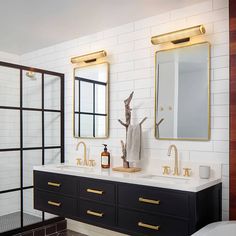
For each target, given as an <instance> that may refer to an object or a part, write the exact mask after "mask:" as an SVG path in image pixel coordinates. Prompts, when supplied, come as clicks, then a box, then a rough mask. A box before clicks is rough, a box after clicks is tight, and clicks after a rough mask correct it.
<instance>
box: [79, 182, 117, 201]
mask: <svg viewBox="0 0 236 236" xmlns="http://www.w3.org/2000/svg"><path fill="white" fill-rule="evenodd" d="M79 191H80V194H79V195H80V197H81V198H86V199H89V200H95V201H99V202H106V203H115V184H113V183H110V182H108V181H102V180H95V179H87V178H81V179H80V186H79Z"/></svg>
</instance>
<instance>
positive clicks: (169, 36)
mask: <svg viewBox="0 0 236 236" xmlns="http://www.w3.org/2000/svg"><path fill="white" fill-rule="evenodd" d="M205 32H206V30H205V28H204V26H203V25H197V26H193V27H190V28H187V29H182V30H178V31H174V32H170V33H166V34H160V35H157V36H153V37H152V38H151V42H152V44H154V45H157V44H162V43H167V42H172V43H174V44H177V43H183V42H187V41H189V40H190V38H191V37H194V36H197V35H201V34H205Z"/></svg>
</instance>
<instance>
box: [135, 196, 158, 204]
mask: <svg viewBox="0 0 236 236" xmlns="http://www.w3.org/2000/svg"><path fill="white" fill-rule="evenodd" d="M138 200H139V201H140V202H144V203H150V204H156V205H159V204H160V200H152V199H147V198H143V197H140V198H139V199H138Z"/></svg>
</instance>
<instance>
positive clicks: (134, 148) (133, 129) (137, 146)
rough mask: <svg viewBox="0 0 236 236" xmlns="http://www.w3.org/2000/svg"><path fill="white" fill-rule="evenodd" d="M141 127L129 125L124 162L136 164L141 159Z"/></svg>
mask: <svg viewBox="0 0 236 236" xmlns="http://www.w3.org/2000/svg"><path fill="white" fill-rule="evenodd" d="M141 133H142V129H141V125H140V124H138V125H129V127H128V132H127V143H126V151H127V152H126V155H127V157H126V160H127V161H128V162H137V161H139V160H140V159H141Z"/></svg>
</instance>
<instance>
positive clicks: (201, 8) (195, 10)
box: [171, 1, 212, 20]
mask: <svg viewBox="0 0 236 236" xmlns="http://www.w3.org/2000/svg"><path fill="white" fill-rule="evenodd" d="M211 10H212V1H205V2H202V3H200V4H195V5H192V6H188V7H184V8H181V9H177V10H173V11H172V12H171V19H172V20H176V19H179V18H184V17H188V16H193V15H198V14H200V13H204V12H208V11H211Z"/></svg>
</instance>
